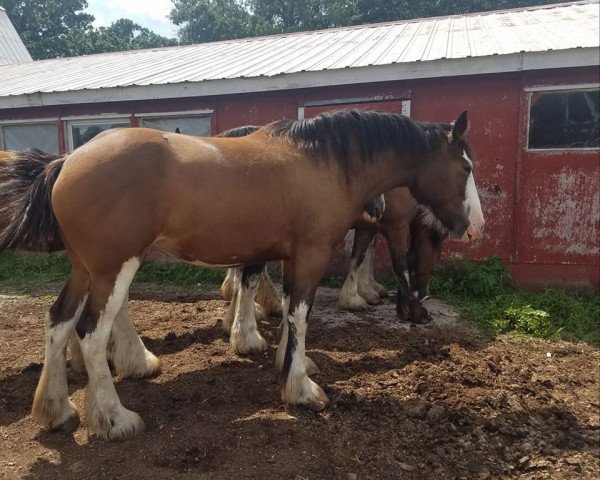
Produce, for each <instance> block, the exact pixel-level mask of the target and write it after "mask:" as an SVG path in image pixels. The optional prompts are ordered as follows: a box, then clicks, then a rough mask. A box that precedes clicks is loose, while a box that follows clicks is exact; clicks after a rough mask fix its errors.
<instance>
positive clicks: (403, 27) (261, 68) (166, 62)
mask: <svg viewBox="0 0 600 480" xmlns="http://www.w3.org/2000/svg"><path fill="white" fill-rule="evenodd" d="M599 12H600V7H599V4H598V0H588V1H582V2H572V3H569V4H559V5H552V6H544V7H537V8H530V9H521V10H506V11H497V12H485V13H478V14H470V15H466V16H452V17H436V18H426V19H419V20H410V21H397V22H389V23H384V24H372V25H361V26H354V27H347V28H337V29H331V30H321V31H313V32H301V33H293V34H286V35H275V36H268V37H259V38H246V39H239V40H230V41H224V42H214V43H205V44H199V45H190V46H181V47H170V48H161V49H149V50H133V51H127V52H116V53H107V54H99V55H88V56H81V57H72V58H59V59H52V60H43V61H37V62H31V63H26V64H18V65H6V66H0V78H1V81H0V100H1V98H2V97H11V96H20V95H31V94H40V95H41V94H43V93H50V92H73V91H87V90H95V89H114V88H123V87H130V88H133V87H141V86H157V85H162V86H164V85H182V84H183V85H196V86H198V84H202V85H206V84H207V83H211V84H214V82H211V81H215V80H218V81H224V80H232V79H237V80H240V79H253V84H254V85H257V87H256V88H257V90H260V88H259V87H258V85H259V84H260V82H261V81H265V80H266V79H272V78H281V77H282V76H283V77H287V76H289V78H296V77H297V78H300V76H299V75H297V74H303V73H305V72H308V73H311V74H312V75H313V77H314V72H321V73H327V74H328V75H330V76H331V78H333V75H335V72H341V71H346V72H347V71H348V70H351V71H355V70H356V69H360V68H361V67H368V68H377V67H383V66H395V65H406V64H409V65H421V66H422V65H425V64H430V63H431V64H434V63H435V62H440V61H446V63H444V65H450V64H449V63H448V61H458V60H464V59H468V58H474V59H477V58H484V57H485V58H488V57H491V56H495V57H494V58H495V59H500V58H502V57H504V56H510V55H512V54H519V53H522V52H525V53H528V52H531V53H540V52H553V51H554V52H556V51H567V50H571V49H580V48H583V49H586V48H596V49H597V48H598V42H599V35H600V32H599V27H598V26H599ZM586 58H587V57H586ZM585 61H588V60H585ZM522 63H523V60H522V59H521V64H522ZM440 65H442V63H440ZM498 65H500V64H498ZM521 67H522V65H521ZM420 68H422V67H420ZM454 68H456V67H454ZM504 68H505V67H502V66H500V67H498V69H499V70H498V71H510V69H511V68H512V69H515V68H518V67H514V66H511V67H510V68H509V67H506V68H505V70H503V69H504ZM532 68H533V67H532ZM537 68H542V67H537ZM443 74H444V72H443V71H441V72H440V76H442V75H443ZM453 74H454V75H457V74H461V73H460V72H459V73H453ZM294 75H296V77H294ZM424 76H425V75H424ZM302 78H305V81H304V83H302V84H300V83H298V86H311V84H310V79H309V77H306V75H304V76H302ZM307 78H308V79H307ZM396 78H402V77H401V76H400V77H396ZM306 79H307V80H306ZM377 80H379V78H378V77H377V75H374V76H373V80H372V81H377ZM247 83H248V82H246V87H245V88H246V89H247V90H246V91H251V90H252V87H249V86H247ZM332 84H335V82H334V81H333V80H332ZM294 85H296V84H295V83H293V82H292V83H291V84H290V83H288V84H287V88H293V87H294ZM203 88H204V87H203ZM274 88H276V87H268V88H265V89H274ZM210 93H211V91H208V90H206V89H204V90H202V94H210ZM212 93H227V92H216V91H215V92H212ZM40 98H42V97H40ZM53 98H54V97H53ZM56 98H58V97H56ZM56 98H54V100H50V99H48V100H47V102H46V103H48V102H49V103H59V100H56ZM115 98H116V97H115ZM28 101H29V102H31V101H32V100H31V98H29V100H28ZM79 101H84V99H79ZM90 101H102V100H90ZM34 103H35V102H34ZM43 103H44V102H43V101H42V100H39V104H43ZM67 103H71V102H70V101H67ZM30 104H31V103H30ZM17 105H18V104H11V105H10V106H17ZM1 106H2V102H1V101H0V107H1Z"/></svg>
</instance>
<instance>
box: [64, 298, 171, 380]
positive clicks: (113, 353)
mask: <svg viewBox="0 0 600 480" xmlns="http://www.w3.org/2000/svg"><path fill="white" fill-rule="evenodd" d="M128 300H129V295H128V296H127V297H126V298H125V300H124V301H123V305H122V306H121V309H120V310H119V313H118V314H117V316H116V318H115V321H114V323H113V328H112V331H111V334H110V339H109V342H108V347H107V350H106V356H107V358H108V359H109V360H110V361H112V362H113V365H114V367H115V373H116V374H117V375H119V376H121V377H131V378H141V377H148V376H151V375H154V374H155V373H157V372H158V371H160V360H159V359H158V357H156V356H155V355H154V354H153V353H152V352H150V351H149V350H148V349H146V347H145V345H144V342H143V341H142V339H141V338H140V336H139V335H138V333H137V332H136V330H135V327H134V326H133V324H132V323H131V320H130V318H129V314H128V312H127V303H128ZM67 348H68V350H69V352H70V360H69V363H70V365H71V368H72V369H73V370H75V371H76V372H80V373H83V372H85V362H84V360H83V353H82V352H81V347H80V345H79V340H78V339H77V334H76V333H75V332H73V334H72V335H71V338H70V339H69V343H68V345H67Z"/></svg>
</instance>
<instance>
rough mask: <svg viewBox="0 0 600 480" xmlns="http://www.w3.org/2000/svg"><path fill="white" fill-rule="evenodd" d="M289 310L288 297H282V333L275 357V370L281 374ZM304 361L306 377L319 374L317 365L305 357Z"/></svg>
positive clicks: (286, 339)
mask: <svg viewBox="0 0 600 480" xmlns="http://www.w3.org/2000/svg"><path fill="white" fill-rule="evenodd" d="M289 308H290V297H283V299H282V300H281V309H282V311H283V312H284V313H283V318H282V320H281V325H282V331H281V339H280V340H279V346H278V347H277V355H276V356H275V369H276V370H277V371H278V372H279V373H281V372H282V371H283V360H284V358H285V349H286V347H287V341H288V333H289V330H290V329H289V327H288V323H287V318H288V310H289ZM304 361H305V362H306V373H307V374H308V375H314V374H316V373H321V370H320V369H319V367H317V364H316V363H315V362H313V361H312V360H311V359H310V358H309V357H307V356H306V355H305V356H304Z"/></svg>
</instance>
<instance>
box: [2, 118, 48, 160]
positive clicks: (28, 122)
mask: <svg viewBox="0 0 600 480" xmlns="http://www.w3.org/2000/svg"><path fill="white" fill-rule="evenodd" d="M40 124H44V125H48V124H49V125H54V126H55V127H56V143H57V145H58V154H60V119H59V118H58V117H41V118H26V119H18V120H0V150H3V151H4V149H5V148H6V147H5V146H4V132H3V127H9V126H12V125H40Z"/></svg>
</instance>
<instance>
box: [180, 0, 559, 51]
mask: <svg viewBox="0 0 600 480" xmlns="http://www.w3.org/2000/svg"><path fill="white" fill-rule="evenodd" d="M546 3H559V1H556V0H555V1H554V2H553V1H552V0H494V1H491V0H419V1H415V0H304V1H301V2H300V1H297V0H174V1H173V5H174V8H173V10H172V11H171V15H170V18H171V20H172V22H173V23H174V24H175V25H178V26H179V27H180V30H179V35H180V41H181V43H195V42H206V41H215V40H226V39H231V38H242V37H251V36H257V35H269V34H275V33H288V32H297V31H302V30H318V29H323V28H331V27H342V26H348V25H357V24H363V23H374V22H386V21H392V20H401V19H409V18H419V17H431V16H438V15H459V14H465V13H471V12H479V11H487V10H497V9H503V8H515V7H525V6H532V5H541V4H546Z"/></svg>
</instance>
